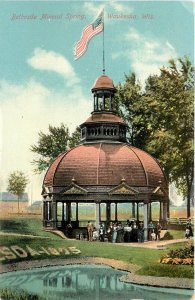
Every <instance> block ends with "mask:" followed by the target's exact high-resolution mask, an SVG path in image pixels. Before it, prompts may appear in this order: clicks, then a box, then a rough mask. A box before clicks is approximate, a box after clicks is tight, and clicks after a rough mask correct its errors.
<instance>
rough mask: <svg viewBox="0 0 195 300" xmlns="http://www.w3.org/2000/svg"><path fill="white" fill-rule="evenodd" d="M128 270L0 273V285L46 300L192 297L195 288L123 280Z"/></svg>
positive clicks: (96, 267)
mask: <svg viewBox="0 0 195 300" xmlns="http://www.w3.org/2000/svg"><path fill="white" fill-rule="evenodd" d="M126 274H127V272H125V271H119V270H116V269H113V268H111V267H108V266H102V265H66V266H55V267H43V268H34V269H30V270H23V271H15V272H8V273H4V274H0V287H1V288H2V287H3V288H4V287H9V288H11V289H14V290H17V289H22V290H25V291H27V292H28V293H29V294H36V295H41V296H43V297H44V299H46V300H50V299H51V300H65V299H67V300H68V299H71V300H72V299H74V300H86V299H89V300H99V299H100V300H104V299H105V300H115V299H116V300H119V299H121V300H135V299H139V300H141V299H143V300H189V299H191V297H192V294H193V291H192V290H185V289H174V288H171V289H170V288H156V287H149V286H143V285H136V284H130V283H125V282H122V281H120V277H121V276H122V275H126Z"/></svg>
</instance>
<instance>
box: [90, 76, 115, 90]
mask: <svg viewBox="0 0 195 300" xmlns="http://www.w3.org/2000/svg"><path fill="white" fill-rule="evenodd" d="M99 89H108V90H113V91H115V90H116V89H115V87H114V84H113V81H112V79H110V77H108V76H106V75H102V76H100V77H99V78H98V79H97V80H96V82H95V84H94V86H93V88H92V89H91V91H92V92H94V91H96V90H99Z"/></svg>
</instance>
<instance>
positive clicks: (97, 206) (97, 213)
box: [95, 202, 100, 229]
mask: <svg viewBox="0 0 195 300" xmlns="http://www.w3.org/2000/svg"><path fill="white" fill-rule="evenodd" d="M95 227H96V228H97V229H99V228H100V202H96V204H95Z"/></svg>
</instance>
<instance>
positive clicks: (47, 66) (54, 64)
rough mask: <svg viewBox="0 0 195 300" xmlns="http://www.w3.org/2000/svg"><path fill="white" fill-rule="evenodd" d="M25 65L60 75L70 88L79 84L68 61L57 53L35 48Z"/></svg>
mask: <svg viewBox="0 0 195 300" xmlns="http://www.w3.org/2000/svg"><path fill="white" fill-rule="evenodd" d="M27 63H28V64H29V65H30V66H31V67H33V68H34V69H36V70H40V71H50V72H55V73H57V74H59V75H61V76H62V77H63V78H64V79H65V82H66V84H67V86H72V85H74V84H76V83H78V82H79V78H78V77H77V76H76V74H75V71H74V69H73V67H72V66H71V64H70V63H69V61H68V60H67V59H66V58H65V57H64V56H62V55H61V54H59V53H56V52H54V51H46V50H44V49H41V48H36V49H35V50H34V52H33V55H32V57H30V58H29V59H28V60H27Z"/></svg>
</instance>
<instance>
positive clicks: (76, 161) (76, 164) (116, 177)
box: [43, 142, 167, 187]
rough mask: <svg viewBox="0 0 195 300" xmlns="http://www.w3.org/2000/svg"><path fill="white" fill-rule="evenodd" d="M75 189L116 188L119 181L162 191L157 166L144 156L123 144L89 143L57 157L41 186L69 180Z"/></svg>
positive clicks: (62, 184) (162, 180) (160, 176)
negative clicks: (77, 187) (157, 187)
mask: <svg viewBox="0 0 195 300" xmlns="http://www.w3.org/2000/svg"><path fill="white" fill-rule="evenodd" d="M73 178H74V179H75V180H76V183H77V184H78V185H81V186H82V185H83V186H89V185H101V186H105V185H107V186H117V185H119V184H120V183H121V179H123V178H124V179H125V182H126V183H127V184H128V185H130V186H140V187H141V186H155V187H156V186H159V181H161V184H162V186H164V187H166V186H167V183H166V179H165V176H164V173H163V171H162V169H161V167H160V166H159V164H158V162H157V161H156V160H155V159H154V158H153V157H151V156H150V155H149V154H148V153H146V152H144V151H142V150H140V149H138V148H135V147H132V146H130V145H128V144H125V143H119V144H113V143H98V142H97V143H91V144H90V143H89V144H83V145H79V146H77V147H75V148H73V149H71V150H69V151H68V152H64V153H62V154H61V155H59V156H58V157H57V158H56V159H55V160H54V162H53V163H52V164H51V165H50V167H49V169H48V171H47V173H46V175H45V178H44V183H43V184H44V185H45V186H58V187H64V186H68V185H70V184H71V182H72V179H73Z"/></svg>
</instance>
